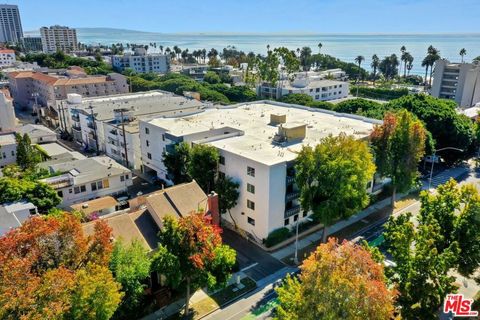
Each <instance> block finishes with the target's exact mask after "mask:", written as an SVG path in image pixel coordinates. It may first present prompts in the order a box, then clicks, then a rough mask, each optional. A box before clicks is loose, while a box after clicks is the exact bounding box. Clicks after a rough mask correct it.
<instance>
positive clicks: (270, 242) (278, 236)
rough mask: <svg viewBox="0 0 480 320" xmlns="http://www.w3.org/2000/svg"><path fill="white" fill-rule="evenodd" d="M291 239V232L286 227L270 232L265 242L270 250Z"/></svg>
mask: <svg viewBox="0 0 480 320" xmlns="http://www.w3.org/2000/svg"><path fill="white" fill-rule="evenodd" d="M289 237H290V230H288V229H287V228H285V227H283V228H279V229H276V230H273V231H272V232H270V234H269V235H268V237H267V239H266V240H265V246H267V248H269V247H271V246H274V245H276V244H278V243H280V242H282V241H284V240H287V239H288V238H289Z"/></svg>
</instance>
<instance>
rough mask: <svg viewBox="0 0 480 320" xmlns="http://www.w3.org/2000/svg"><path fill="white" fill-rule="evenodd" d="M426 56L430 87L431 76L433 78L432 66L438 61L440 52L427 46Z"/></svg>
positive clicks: (430, 84)
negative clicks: (427, 57) (427, 56)
mask: <svg viewBox="0 0 480 320" xmlns="http://www.w3.org/2000/svg"><path fill="white" fill-rule="evenodd" d="M428 55H429V56H430V58H429V63H430V78H429V79H428V85H429V86H430V87H431V86H432V76H433V66H434V65H435V62H436V61H437V60H438V59H440V51H439V50H438V49H437V48H435V47H433V46H429V47H428Z"/></svg>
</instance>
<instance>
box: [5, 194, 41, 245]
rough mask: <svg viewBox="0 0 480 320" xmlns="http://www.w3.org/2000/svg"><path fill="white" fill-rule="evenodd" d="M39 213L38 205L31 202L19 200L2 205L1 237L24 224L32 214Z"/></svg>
mask: <svg viewBox="0 0 480 320" xmlns="http://www.w3.org/2000/svg"><path fill="white" fill-rule="evenodd" d="M36 214H37V207H35V205H33V204H32V203H30V202H26V201H19V202H14V203H9V204H2V205H0V237H1V236H3V235H4V234H6V233H7V232H9V231H10V230H12V229H15V228H18V227H20V226H22V224H23V223H24V222H25V221H26V220H27V219H29V218H30V217H31V216H32V215H36Z"/></svg>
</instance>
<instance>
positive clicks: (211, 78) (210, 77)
mask: <svg viewBox="0 0 480 320" xmlns="http://www.w3.org/2000/svg"><path fill="white" fill-rule="evenodd" d="M203 81H205V82H207V83H210V84H215V83H221V82H222V81H221V80H220V77H219V76H218V74H216V73H215V72H213V71H207V73H206V74H205V77H204V78H203Z"/></svg>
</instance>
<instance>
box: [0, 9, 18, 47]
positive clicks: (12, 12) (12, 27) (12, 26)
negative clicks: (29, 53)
mask: <svg viewBox="0 0 480 320" xmlns="http://www.w3.org/2000/svg"><path fill="white" fill-rule="evenodd" d="M22 38H23V29H22V22H21V21H20V12H19V11H18V6H15V5H9V4H1V5H0V42H12V43H20V42H21V39H22Z"/></svg>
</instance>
